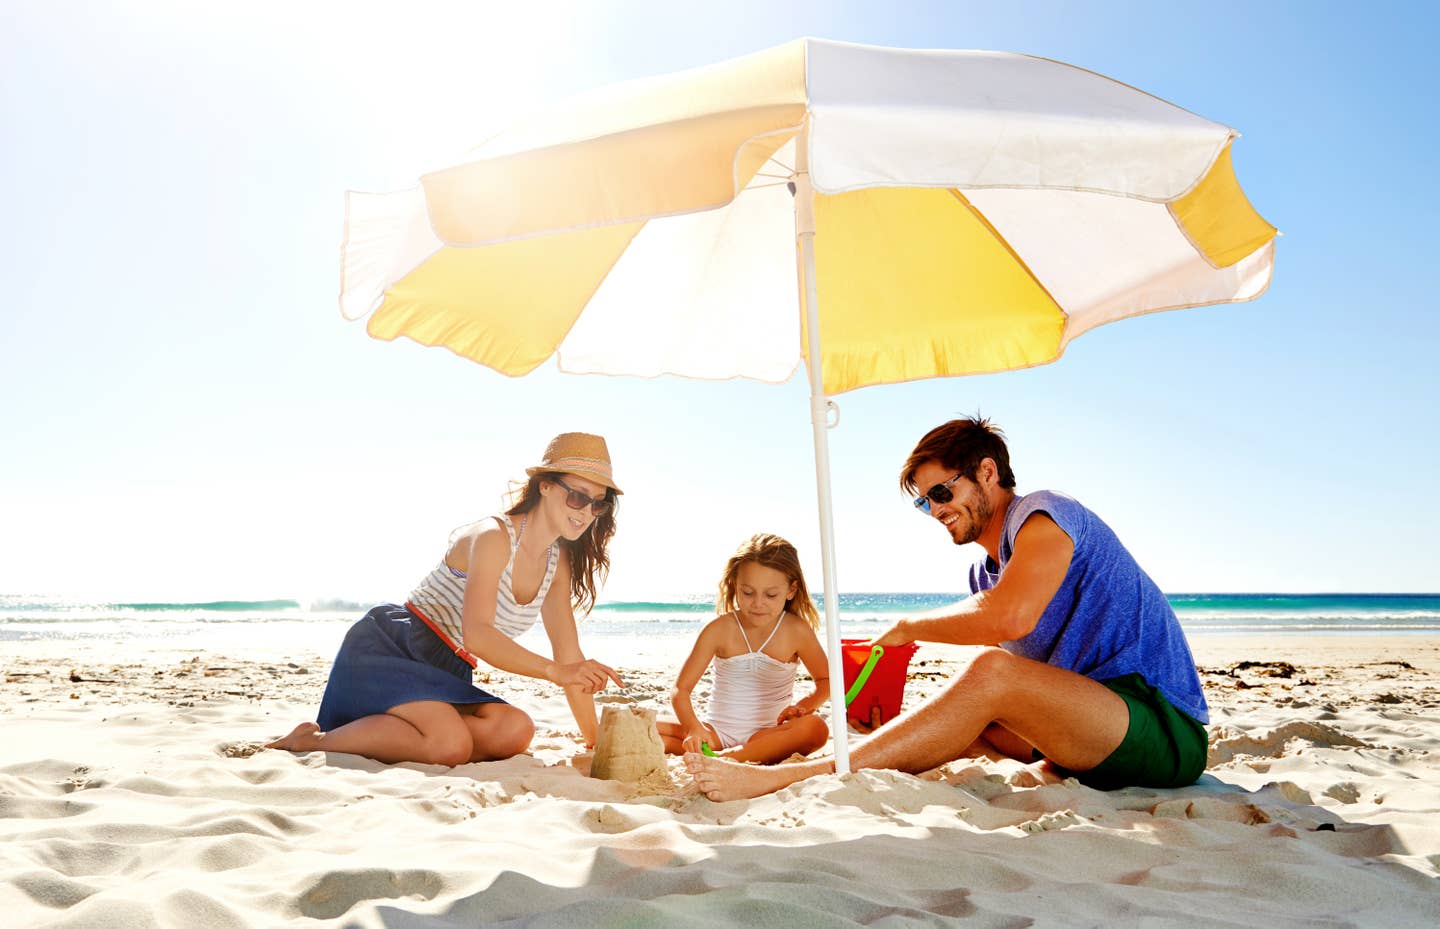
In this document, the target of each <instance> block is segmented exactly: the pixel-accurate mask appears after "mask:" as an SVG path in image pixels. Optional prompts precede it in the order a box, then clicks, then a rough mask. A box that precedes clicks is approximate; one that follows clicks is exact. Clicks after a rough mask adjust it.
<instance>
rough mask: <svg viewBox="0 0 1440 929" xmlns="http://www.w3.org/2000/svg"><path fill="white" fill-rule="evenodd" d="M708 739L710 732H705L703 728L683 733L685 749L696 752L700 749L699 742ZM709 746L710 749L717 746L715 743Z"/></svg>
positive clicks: (707, 740)
mask: <svg viewBox="0 0 1440 929" xmlns="http://www.w3.org/2000/svg"><path fill="white" fill-rule="evenodd" d="M709 741H710V733H708V732H706V731H705V730H704V729H691V730H690V731H689V732H688V733H686V734H685V745H684V748H685V751H687V752H698V751H700V743H702V742H709ZM710 747H711V748H712V749H713V748H718V746H715V745H712V746H710Z"/></svg>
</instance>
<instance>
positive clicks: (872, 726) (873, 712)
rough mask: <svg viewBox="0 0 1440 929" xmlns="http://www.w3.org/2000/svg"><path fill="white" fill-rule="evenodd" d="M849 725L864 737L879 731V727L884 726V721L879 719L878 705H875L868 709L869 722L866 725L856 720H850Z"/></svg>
mask: <svg viewBox="0 0 1440 929" xmlns="http://www.w3.org/2000/svg"><path fill="white" fill-rule="evenodd" d="M850 725H852V726H854V727H855V728H856V729H857V730H858V731H860V732H863V733H865V734H866V735H869V734H870V733H872V732H874V731H875V730H876V729H879V728H880V727H881V726H883V725H885V720H883V719H881V718H880V706H879V704H876V705H875V706H872V707H871V708H870V721H869V722H868V723H862V722H861V721H860V720H858V719H851V720H850Z"/></svg>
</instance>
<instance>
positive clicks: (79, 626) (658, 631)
mask: <svg viewBox="0 0 1440 929" xmlns="http://www.w3.org/2000/svg"><path fill="white" fill-rule="evenodd" d="M960 597H961V595H960V594H934V593H855V594H842V595H841V596H840V621H841V623H842V625H841V630H842V635H844V636H846V637H867V636H870V635H873V634H875V633H878V632H880V631H881V630H882V629H884V628H885V627H886V626H887V625H889V623H890V622H892V621H893V620H894V619H895V618H896V617H899V616H902V615H905V614H914V613H919V612H924V611H927V610H932V609H935V608H937V607H940V606H944V605H945V604H948V603H953V602H954V601H956V600H958V599H960ZM1169 598H1170V602H1171V604H1172V605H1173V606H1174V608H1175V613H1176V615H1177V616H1178V617H1179V619H1180V624H1181V625H1182V626H1183V627H1184V629H1185V630H1186V632H1187V633H1188V634H1190V635H1192V636H1198V635H1211V634H1229V635H1283V634H1287V633H1321V632H1323V633H1337V634H1385V635H1407V634H1421V633H1440V594H1233V593H1225V594H1213V593H1212V594H1170V595H1169ZM817 599H818V598H817ZM371 605H372V604H368V603H355V602H348V601H343V600H324V601H315V602H310V603H302V602H300V601H296V600H285V599H280V600H253V601H234V600H220V601H211V602H192V603H93V602H83V601H75V600H62V599H55V598H45V597H35V596H21V595H13V594H9V595H7V594H0V643H9V642H23V641H27V640H36V639H89V640H104V639H125V640H129V641H134V640H137V639H138V640H155V641H156V642H157V643H165V642H170V643H173V644H175V645H177V646H181V647H185V646H187V645H188V643H190V642H201V641H204V642H210V641H213V640H215V639H216V638H217V637H218V638H220V639H224V640H227V641H231V642H233V643H234V647H241V648H243V647H244V643H245V642H247V641H254V640H256V639H257V638H259V639H266V640H273V639H275V638H277V637H279V638H283V639H285V640H286V641H290V642H293V643H294V644H295V645H297V646H302V645H305V644H311V645H313V646H314V647H316V648H317V649H319V650H321V651H327V650H329V649H330V648H333V646H334V644H336V643H338V641H339V637H340V636H341V635H343V632H344V629H345V628H346V627H347V626H349V624H350V623H352V622H354V621H355V620H356V619H357V618H358V617H360V616H361V615H363V614H364V612H365V611H366V610H367V609H369V607H370V606H371ZM713 609H714V605H713V600H712V599H711V598H709V597H707V596H703V595H694V596H688V597H675V598H670V599H664V600H653V601H602V602H601V603H600V604H599V605H598V606H597V607H596V608H595V609H594V610H593V611H592V612H591V613H590V615H589V616H588V617H585V618H584V619H582V621H581V626H580V630H581V637H582V640H583V639H586V638H590V637H593V636H606V637H626V638H649V637H670V636H685V637H693V636H694V635H695V634H696V633H697V632H698V631H699V629H700V627H701V625H702V624H703V623H705V622H706V621H707V620H708V619H710V618H711V617H712V616H713V615H714V612H713ZM822 612H823V610H822Z"/></svg>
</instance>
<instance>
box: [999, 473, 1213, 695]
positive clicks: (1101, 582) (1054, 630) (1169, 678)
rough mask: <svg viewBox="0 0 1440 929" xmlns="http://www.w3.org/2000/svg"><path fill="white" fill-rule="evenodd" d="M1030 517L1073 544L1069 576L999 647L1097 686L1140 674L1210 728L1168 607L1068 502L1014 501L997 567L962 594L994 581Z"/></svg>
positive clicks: (1047, 496)
mask: <svg viewBox="0 0 1440 929" xmlns="http://www.w3.org/2000/svg"><path fill="white" fill-rule="evenodd" d="M1035 513H1044V514H1046V515H1047V516H1049V517H1050V518H1051V519H1053V520H1054V521H1055V524H1056V525H1058V526H1059V527H1060V528H1061V529H1062V530H1064V532H1065V534H1066V535H1068V536H1069V537H1070V541H1071V542H1073V543H1074V545H1075V554H1074V555H1072V556H1071V558H1070V570H1069V571H1067V572H1065V580H1064V581H1062V582H1061V584H1060V589H1059V590H1058V591H1056V593H1055V596H1054V598H1053V599H1051V601H1050V603H1049V605H1048V606H1046V607H1045V612H1044V613H1042V614H1041V616H1040V621H1039V622H1038V623H1036V625H1035V628H1034V629H1033V630H1031V632H1030V634H1029V635H1026V636H1025V637H1024V638H1021V639H1017V640H1015V641H1013V642H1001V643H1000V647H1001V648H1004V649H1005V650H1006V651H1008V652H1012V653H1014V654H1016V655H1022V656H1024V657H1026V658H1031V659H1034V660H1035V661H1043V662H1046V663H1048V664H1052V665H1054V666H1056V667H1057V668H1065V669H1066V670H1069V671H1074V672H1076V673H1077V674H1083V675H1085V676H1086V677H1088V678H1090V679H1091V680H1095V681H1105V680H1109V679H1111V678H1115V677H1121V676H1123V675H1126V674H1140V675H1142V676H1143V677H1144V678H1145V681H1146V683H1148V684H1149V685H1150V686H1151V687H1154V688H1155V689H1157V690H1159V691H1160V692H1161V693H1163V694H1164V695H1165V699H1167V700H1169V701H1170V703H1171V705H1172V706H1174V707H1175V708H1176V709H1179V710H1182V711H1183V712H1185V713H1188V714H1189V715H1190V716H1192V717H1194V718H1195V719H1197V720H1199V721H1200V722H1202V723H1205V722H1209V721H1210V713H1209V709H1208V708H1207V706H1206V704H1205V694H1204V693H1203V692H1202V691H1201V689H1200V676H1199V675H1198V674H1196V672H1195V660H1194V659H1193V658H1191V657H1190V646H1189V645H1188V644H1187V643H1186V641H1185V634H1184V632H1182V631H1181V629H1180V621H1179V620H1177V619H1176V618H1175V611H1174V610H1172V609H1171V608H1170V601H1168V600H1166V599H1165V595H1164V594H1163V593H1161V592H1160V588H1159V587H1157V586H1156V585H1155V582H1154V581H1152V580H1151V579H1150V576H1149V575H1148V574H1146V573H1145V572H1144V571H1143V570H1141V568H1140V565H1139V564H1137V563H1136V561H1135V559H1134V557H1132V556H1131V554H1130V553H1129V552H1128V551H1126V550H1125V546H1124V545H1121V544H1120V539H1119V538H1118V537H1116V535H1115V532H1114V531H1113V530H1112V529H1111V528H1110V527H1109V526H1107V525H1105V523H1104V522H1103V521H1102V520H1101V519H1100V517H1098V516H1096V515H1095V514H1094V513H1092V512H1090V510H1088V509H1086V508H1085V507H1084V506H1081V505H1080V503H1079V502H1078V501H1076V500H1074V499H1073V498H1071V497H1067V496H1065V495H1064V494H1062V493H1057V492H1055V491H1053V490H1039V491H1036V492H1034V493H1030V494H1026V495H1025V496H1023V497H1016V498H1015V499H1014V500H1012V501H1011V503H1010V509H1009V511H1008V512H1007V513H1006V514H1005V525H1004V527H1003V529H1002V531H1001V533H1000V563H999V564H998V565H997V564H996V563H995V562H994V560H992V559H991V558H989V557H988V556H987V557H986V558H985V559H984V560H983V561H980V562H977V563H976V564H975V565H973V566H972V567H971V569H970V591H971V592H972V593H978V592H979V591H982V590H989V589H990V588H991V587H994V586H995V584H996V583H998V582H999V580H1000V576H1001V575H1002V574H1003V573H1004V571H1005V565H1006V563H1007V562H1008V561H1009V560H1010V556H1011V554H1012V553H1013V552H1014V549H1015V536H1016V534H1017V533H1019V531H1020V527H1021V526H1023V525H1024V524H1025V520H1027V519H1029V518H1030V516H1031V515H1033V514H1035Z"/></svg>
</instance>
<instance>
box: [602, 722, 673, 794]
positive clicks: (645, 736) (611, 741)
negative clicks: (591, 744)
mask: <svg viewBox="0 0 1440 929" xmlns="http://www.w3.org/2000/svg"><path fill="white" fill-rule="evenodd" d="M664 770H665V746H664V744H663V743H662V742H661V741H660V731H659V730H658V729H657V728H655V711H654V710H652V709H645V708H644V707H638V706H607V707H605V709H604V711H603V712H602V713H601V714H600V731H599V733H598V734H597V735H596V737H595V757H594V759H593V760H592V761H591V763H590V776H591V777H599V778H605V779H606V780H612V781H638V780H640V779H641V778H644V777H646V776H648V775H650V774H653V773H655V772H656V771H664Z"/></svg>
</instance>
